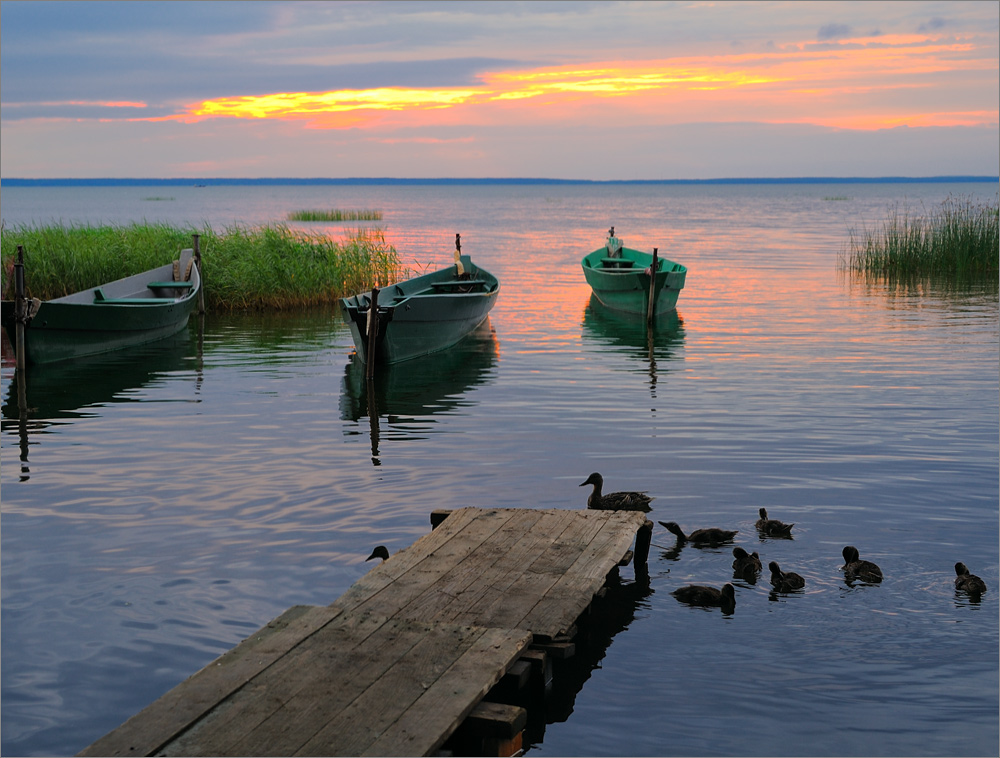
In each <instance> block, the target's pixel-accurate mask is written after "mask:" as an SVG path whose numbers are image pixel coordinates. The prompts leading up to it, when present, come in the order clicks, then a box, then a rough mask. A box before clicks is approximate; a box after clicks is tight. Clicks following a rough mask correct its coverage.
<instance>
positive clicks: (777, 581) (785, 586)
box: [767, 561, 806, 592]
mask: <svg viewBox="0 0 1000 758" xmlns="http://www.w3.org/2000/svg"><path fill="white" fill-rule="evenodd" d="M767 567H768V568H769V569H770V570H771V584H772V585H773V586H774V589H776V590H777V591H778V592H794V591H795V590H800V589H802V588H803V587H805V586H806V580H805V579H803V578H802V577H801V576H800V575H799V574H796V573H795V572H794V571H782V570H781V567H780V566H779V565H778V562H777V561H771V562H770V563H769V564H767Z"/></svg>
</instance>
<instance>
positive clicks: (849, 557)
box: [843, 545, 882, 584]
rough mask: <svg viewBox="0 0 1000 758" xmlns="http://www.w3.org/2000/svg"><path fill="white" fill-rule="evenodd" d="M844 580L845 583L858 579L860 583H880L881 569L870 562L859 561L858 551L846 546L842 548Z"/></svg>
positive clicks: (851, 546)
mask: <svg viewBox="0 0 1000 758" xmlns="http://www.w3.org/2000/svg"><path fill="white" fill-rule="evenodd" d="M843 555H844V578H846V579H847V581H851V580H852V579H860V580H861V581H862V582H869V583H873V584H874V583H875V582H881V581H882V569H880V568H879V567H878V566H876V565H875V564H874V563H872V562H871V561H863V560H861V554H860V553H858V549H857V548H856V547H854V546H853V545H848V546H847V547H845V548H844V551H843Z"/></svg>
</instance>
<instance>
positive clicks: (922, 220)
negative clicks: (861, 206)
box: [843, 197, 1000, 278]
mask: <svg viewBox="0 0 1000 758" xmlns="http://www.w3.org/2000/svg"><path fill="white" fill-rule="evenodd" d="M997 219H998V204H997V202H996V201H994V202H993V204H992V205H990V204H983V203H975V202H973V201H972V200H970V199H961V198H952V197H949V198H948V199H947V200H946V201H944V203H942V205H941V207H940V208H939V209H937V210H936V211H934V212H933V213H931V214H930V215H928V216H926V217H911V216H910V215H909V213H907V212H903V213H902V214H900V213H899V211H898V209H894V210H892V211H890V213H889V216H888V218H887V219H886V220H885V221H883V222H882V223H881V224H880V225H879V226H877V227H876V228H874V229H868V228H863V229H862V230H861V231H857V230H855V229H852V230H851V236H850V242H849V245H848V246H849V253H847V254H845V256H844V260H843V266H844V267H845V268H847V269H850V270H852V271H856V272H859V273H865V274H870V275H880V276H889V277H896V278H903V277H913V276H952V277H958V278H974V277H985V276H993V277H996V276H997V274H998V272H1000V237H998V231H997V227H998V224H997Z"/></svg>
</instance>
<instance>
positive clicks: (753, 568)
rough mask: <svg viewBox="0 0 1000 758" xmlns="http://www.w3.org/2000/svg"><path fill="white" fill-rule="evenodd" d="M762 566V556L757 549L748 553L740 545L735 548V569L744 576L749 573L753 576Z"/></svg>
mask: <svg viewBox="0 0 1000 758" xmlns="http://www.w3.org/2000/svg"><path fill="white" fill-rule="evenodd" d="M762 568H763V566H762V565H761V562H760V556H759V555H758V554H757V551H756V550H755V551H754V552H752V553H748V552H747V551H746V550H744V549H743V548H741V547H739V546H737V547H734V548H733V571H735V572H736V573H738V574H742V575H744V576H745V575H747V574H748V573H749V574H750V575H751V576H752V575H754V574H757V573H758V572H759V571H760V570H761V569H762Z"/></svg>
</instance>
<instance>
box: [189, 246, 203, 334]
mask: <svg viewBox="0 0 1000 758" xmlns="http://www.w3.org/2000/svg"><path fill="white" fill-rule="evenodd" d="M191 239H193V240H194V265H195V266H197V267H198V280H199V284H198V313H199V314H202V313H204V312H205V276H204V274H202V271H201V248H200V247H199V246H198V240H199V239H201V235H200V234H192V235H191Z"/></svg>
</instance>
